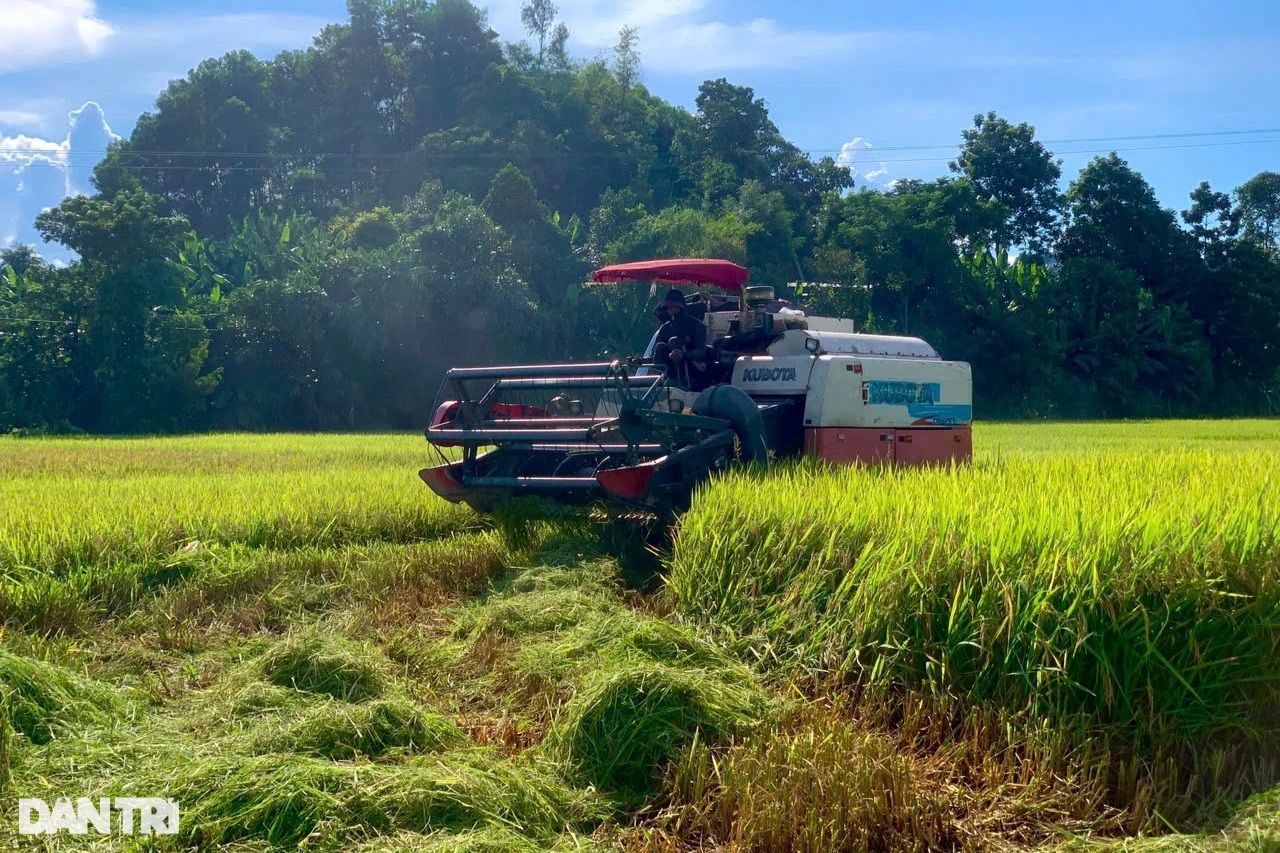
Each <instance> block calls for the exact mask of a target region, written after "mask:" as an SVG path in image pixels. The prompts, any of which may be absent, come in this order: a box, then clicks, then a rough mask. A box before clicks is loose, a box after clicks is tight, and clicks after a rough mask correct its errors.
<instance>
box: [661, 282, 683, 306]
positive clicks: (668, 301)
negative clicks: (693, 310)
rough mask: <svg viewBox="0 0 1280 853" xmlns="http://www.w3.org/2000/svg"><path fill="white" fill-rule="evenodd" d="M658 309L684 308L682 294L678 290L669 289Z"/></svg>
mask: <svg viewBox="0 0 1280 853" xmlns="http://www.w3.org/2000/svg"><path fill="white" fill-rule="evenodd" d="M658 307H659V308H670V307H678V308H683V307H684V294H683V293H681V292H680V291H679V289H678V288H675V287H673V288H671V289H670V290H668V291H667V295H666V296H664V297H663V298H662V304H661V305H659V306H658Z"/></svg>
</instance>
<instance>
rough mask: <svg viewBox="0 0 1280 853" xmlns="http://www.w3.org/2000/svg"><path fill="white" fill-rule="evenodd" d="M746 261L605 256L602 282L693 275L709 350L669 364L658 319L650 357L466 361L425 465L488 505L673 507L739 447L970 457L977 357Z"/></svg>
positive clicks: (452, 493) (921, 458)
mask: <svg viewBox="0 0 1280 853" xmlns="http://www.w3.org/2000/svg"><path fill="white" fill-rule="evenodd" d="M747 276H748V273H747V270H746V269H745V268H743V267H740V266H738V265H737V264H733V263H730V262H728V261H722V260H705V259H696V260H660V261H646V262H641V263H633V264H621V265H618V266H610V267H604V268H603V269H599V270H596V271H595V272H594V273H593V274H592V278H593V280H594V281H596V282H599V283H622V282H646V283H647V282H666V283H671V284H688V285H696V286H697V287H698V288H699V290H698V292H697V293H695V294H693V295H691V296H689V297H687V298H686V299H685V310H686V311H688V312H689V313H690V314H691V315H692V316H694V317H695V318H697V319H700V320H701V321H703V322H704V323H705V325H706V328H707V344H706V347H705V351H704V352H699V353H690V354H688V355H689V359H688V360H681V361H680V362H677V363H676V364H674V365H672V364H668V365H667V366H659V365H658V364H655V359H654V354H655V352H658V351H660V350H661V345H662V344H663V343H664V342H662V341H659V340H657V334H656V332H655V335H654V339H653V340H651V341H650V344H649V347H648V350H647V351H646V352H645V354H644V356H642V357H638V358H631V359H627V360H625V361H622V360H620V361H612V362H599V363H590V364H539V365H519V366H512V367H461V368H454V369H453V370H450V371H449V372H448V374H447V376H446V378H445V381H444V385H443V387H442V389H441V391H440V395H439V397H438V399H437V400H436V407H435V415H434V417H433V418H432V421H431V425H430V427H429V428H428V429H427V433H426V435H427V440H428V441H429V442H430V443H431V444H432V445H434V446H435V447H437V448H443V449H448V451H445V450H442V451H441V460H442V461H441V464H439V465H436V466H434V467H431V468H425V469H423V470H422V471H421V472H420V476H421V477H422V479H423V480H424V481H425V482H426V484H427V485H428V486H430V487H431V489H432V490H433V491H435V492H436V493H437V494H438V495H440V496H441V497H443V498H446V499H448V500H450V501H455V502H459V501H461V502H465V503H467V504H470V505H471V506H473V507H474V508H476V509H478V510H481V511H487V510H490V509H492V508H493V507H494V506H495V505H496V504H498V503H499V502H501V501H503V500H505V499H508V498H512V497H517V496H522V495H542V496H545V497H549V498H552V499H555V500H557V501H560V502H563V503H570V504H580V505H592V504H597V503H611V504H614V505H615V506H623V507H632V508H641V509H649V510H657V511H666V510H670V509H673V508H678V507H679V506H681V505H682V504H683V503H684V502H685V501H687V499H688V497H689V495H690V493H691V492H692V490H693V488H694V486H695V485H697V484H698V483H699V482H701V481H703V480H705V479H706V478H707V477H708V476H710V475H711V474H713V473H715V472H717V471H721V470H724V469H725V468H727V467H729V466H730V465H732V464H734V463H739V462H746V463H767V462H768V461H769V460H770V459H772V458H781V457H787V456H796V455H801V454H805V455H814V456H818V457H821V458H823V459H828V460H831V461H835V462H860V463H871V464H884V463H896V464H921V463H939V462H949V461H953V460H954V461H965V460H968V459H969V458H970V457H971V455H972V447H973V444H972V436H971V431H970V422H971V420H972V382H971V378H970V372H969V365H968V364H965V363H963V362H954V361H943V360H942V359H941V358H940V357H939V356H938V353H936V352H935V351H934V350H933V348H932V347H931V346H929V345H928V344H927V343H925V342H924V341H922V340H920V339H919V338H908V337H890V336H883V335H865V334H858V333H856V332H855V331H854V327H853V322H852V321H851V320H847V319H837V318H832V317H819V316H813V315H810V314H807V313H805V312H804V311H803V310H801V309H798V308H796V307H794V306H792V305H790V304H789V303H787V302H786V301H784V300H779V299H776V298H775V295H774V291H773V288H771V287H767V286H765V287H761V286H754V287H753V286H747V284H746V282H747ZM704 286H710V287H714V288H718V289H719V291H722V292H721V293H714V292H703V291H702V290H701V288H702V287H704ZM658 361H660V362H666V361H668V360H666V359H658ZM690 361H692V362H695V364H694V365H693V366H696V367H699V368H701V369H699V370H697V371H693V370H690V369H689V368H690V366H691V365H690Z"/></svg>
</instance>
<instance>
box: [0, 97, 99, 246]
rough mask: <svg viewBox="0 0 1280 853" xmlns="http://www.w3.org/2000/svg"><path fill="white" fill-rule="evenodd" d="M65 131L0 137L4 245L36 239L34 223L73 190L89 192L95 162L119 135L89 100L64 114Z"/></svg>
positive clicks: (0, 215)
mask: <svg viewBox="0 0 1280 853" xmlns="http://www.w3.org/2000/svg"><path fill="white" fill-rule="evenodd" d="M66 121H67V135H66V136H65V137H64V138H63V139H61V140H56V139H44V138H41V137H38V136H29V135H26V134H18V135H17V136H0V232H2V233H4V235H5V238H6V240H7V241H8V243H13V242H15V241H18V240H21V241H23V242H34V241H35V240H36V239H37V235H36V234H35V232H34V230H33V229H32V227H31V226H32V222H33V221H34V220H35V218H36V217H37V216H39V215H40V213H41V212H42V211H44V210H47V209H48V208H50V207H53V206H55V205H57V204H58V203H59V202H61V201H62V200H63V199H64V198H66V197H67V196H68V195H70V194H72V193H83V192H88V191H89V190H90V189H91V186H90V184H89V177H90V175H92V173H93V166H94V165H95V164H96V163H97V162H98V160H99V159H101V156H102V152H103V151H104V150H106V147H107V146H108V145H109V144H110V143H111V142H112V141H114V140H116V139H119V138H120V137H119V136H117V135H116V134H115V133H113V132H112V130H111V127H110V125H108V124H107V119H106V116H105V115H103V112H102V108H101V107H100V106H98V104H96V103H94V102H93V101H88V102H86V103H85V104H84V105H82V106H81V107H79V108H78V109H74V110H72V111H71V112H70V113H69V114H68V115H67V119H66Z"/></svg>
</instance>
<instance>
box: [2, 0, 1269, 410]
mask: <svg viewBox="0 0 1280 853" xmlns="http://www.w3.org/2000/svg"><path fill="white" fill-rule="evenodd" d="M348 9H349V15H350V16H349V20H348V21H347V22H346V23H343V24H338V25H333V26H329V27H327V28H325V29H324V30H323V31H322V32H321V33H320V34H319V35H318V36H317V37H316V39H315V41H314V44H313V45H312V46H311V47H310V48H308V49H306V50H300V51H293V52H286V53H282V54H280V55H279V56H277V57H276V58H274V59H272V60H269V61H264V60H260V59H257V58H256V57H254V56H253V55H252V54H250V53H248V52H246V51H241V52H235V53H230V54H227V55H226V56H223V57H221V58H218V59H210V60H208V61H205V62H203V63H202V64H201V65H200V66H199V67H197V68H196V69H195V70H194V71H192V72H191V73H190V74H189V75H188V76H187V77H186V78H184V79H182V80H177V81H175V82H173V83H171V84H170V85H169V86H168V88H167V89H166V90H165V91H164V92H163V93H161V95H160V96H159V98H158V99H157V102H156V108H155V110H154V111H153V112H151V113H148V114H145V115H143V116H142V117H141V118H140V119H139V121H138V123H137V126H136V128H135V129H134V131H133V133H132V135H131V136H130V138H129V139H128V140H125V141H122V142H120V143H117V144H115V145H114V146H113V147H112V148H111V150H110V151H109V152H108V153H107V155H106V157H105V158H104V160H103V161H102V162H101V163H100V164H99V165H98V167H97V168H96V170H95V175H94V186H95V188H96V190H97V192H96V193H95V194H94V195H92V196H77V197H72V198H68V199H66V200H65V201H64V202H63V203H62V204H61V205H59V206H58V207H56V208H54V209H51V210H48V211H46V212H44V213H43V214H41V215H40V216H39V218H38V219H37V221H36V224H37V228H38V229H39V231H40V233H41V234H42V235H43V236H44V237H45V238H46V239H48V240H51V241H56V242H59V243H62V244H63V245H65V246H67V247H69V248H70V249H72V250H74V252H75V253H76V254H77V255H78V260H77V261H76V262H75V263H73V264H71V265H69V266H65V267H56V266H51V265H48V264H46V263H45V262H44V261H43V260H42V259H41V258H40V256H39V254H38V253H37V252H36V251H35V250H34V249H32V248H31V247H27V246H18V247H14V248H11V249H8V250H5V251H4V252H3V253H0V428H3V429H5V430H29V431H73V430H86V431H92V432H105V433H124V432H162V431H180V430H200V429H210V428H216V429H360V428H376V427H381V428H387V427H390V428H411V427H419V426H421V425H422V424H423V421H424V419H425V418H426V417H427V416H428V415H429V409H430V405H431V403H432V400H433V398H434V395H435V392H436V389H437V386H438V382H439V379H440V376H441V374H442V372H443V370H444V369H445V368H447V367H448V366H450V365H453V364H474V363H483V362H495V361H528V360H546V359H571V358H597V357H600V356H606V355H614V354H621V353H627V352H634V351H636V350H637V349H638V348H640V347H641V346H643V344H644V342H645V340H646V339H647V337H648V335H649V334H650V333H651V332H652V328H651V325H652V324H651V322H650V318H649V316H648V314H647V312H646V310H645V309H646V305H647V300H648V299H649V294H648V292H647V290H646V289H644V288H626V287H612V288H591V287H584V286H583V285H582V282H583V281H584V280H585V279H586V278H587V276H588V274H589V271H590V270H591V269H592V267H593V266H595V265H598V264H602V263H608V262H620V261H628V260H637V259H644V258H651V257H662V256H699V257H723V258H728V259H730V260H733V261H737V262H739V263H743V264H745V265H746V266H748V267H749V268H750V269H751V271H752V279H753V280H754V281H756V282H760V283H771V284H775V285H778V286H781V285H782V284H784V283H787V282H792V283H800V282H803V283H802V284H797V285H795V286H794V287H793V288H791V290H789V291H788V292H790V293H792V294H793V295H798V296H799V297H801V298H802V299H803V300H804V301H806V302H808V303H809V304H811V305H813V306H814V307H816V308H820V309H822V310H824V311H826V312H833V313H838V314H840V315H842V316H849V317H853V318H854V319H855V321H856V322H857V324H858V327H859V328H860V329H863V330H869V331H877V332H884V333H893V334H912V335H919V336H921V337H924V338H926V339H927V340H929V341H930V342H931V343H933V344H934V345H935V346H936V347H937V348H938V349H939V350H940V351H941V352H942V353H943V354H944V355H945V356H946V357H948V358H955V359H961V360H966V361H970V362H972V364H973V367H974V377H975V398H976V399H975V405H976V409H977V413H978V415H979V417H984V418H1017V417H1066V418H1077V417H1136V416H1157V415H1159V416H1168V415H1247V414H1268V413H1272V414H1273V413H1276V412H1277V411H1280V343H1278V341H1277V329H1278V328H1280V174H1277V173H1273V172H1264V173H1262V174H1259V175H1258V176H1256V177H1254V178H1253V179H1252V180H1250V181H1248V182H1246V183H1245V184H1244V185H1242V186H1240V187H1238V188H1234V190H1233V191H1232V192H1231V193H1230V194H1228V193H1227V192H1223V191H1221V190H1218V189H1215V188H1212V187H1210V186H1209V185H1208V184H1207V183H1202V184H1201V185H1200V186H1198V187H1196V188H1195V189H1194V191H1192V192H1191V193H1190V196H1189V201H1188V205H1187V209H1186V210H1184V211H1181V212H1180V213H1175V212H1174V211H1171V210H1167V209H1164V208H1162V207H1161V206H1160V204H1159V203H1158V201H1157V199H1156V197H1155V194H1154V192H1153V190H1152V188H1151V187H1150V185H1149V184H1147V182H1146V181H1145V180H1144V179H1143V178H1142V176H1141V175H1140V174H1138V173H1137V172H1136V171H1134V170H1133V169H1132V168H1131V167H1130V166H1129V165H1128V164H1127V163H1126V162H1125V161H1124V160H1123V159H1122V158H1121V157H1119V156H1117V155H1116V154H1114V153H1113V154H1111V155H1109V156H1104V157H1098V158H1096V159H1094V160H1093V161H1092V162H1091V163H1089V164H1088V165H1087V166H1086V167H1085V168H1084V169H1083V170H1082V171H1081V172H1080V173H1079V175H1077V176H1076V177H1075V179H1074V180H1073V181H1071V182H1070V184H1069V187H1068V189H1067V190H1066V191H1065V192H1063V191H1061V189H1060V186H1061V182H1062V178H1063V175H1062V169H1061V161H1060V160H1058V159H1057V158H1055V157H1054V155H1053V153H1052V152H1051V151H1049V150H1048V149H1047V148H1046V147H1045V146H1044V145H1043V144H1042V143H1041V142H1040V141H1038V140H1037V139H1036V136H1035V131H1034V129H1033V128H1032V127H1030V126H1029V125H1027V124H1014V123H1012V122H1010V121H1008V120H1007V119H1005V118H1002V117H1000V116H997V115H996V114H994V113H988V114H986V115H979V116H976V117H975V119H974V121H973V124H972V126H971V127H969V128H967V129H965V130H963V131H962V138H961V145H960V153H959V155H958V156H957V158H956V160H955V161H954V162H953V163H952V164H951V168H950V174H949V175H948V176H947V177H945V178H942V179H938V180H933V181H910V180H908V181H897V182H895V183H894V184H893V185H892V187H891V188H890V189H888V190H885V191H877V190H871V189H868V188H865V187H864V188H860V189H858V190H857V191H852V188H853V181H852V178H851V176H850V173H849V170H848V169H846V168H844V167H843V166H841V165H839V164H837V163H836V162H835V161H834V160H832V159H831V158H830V157H824V158H822V159H818V160H815V159H813V158H811V157H809V156H807V155H806V154H805V153H804V152H802V151H801V150H800V149H799V148H797V147H796V146H795V145H793V144H792V143H790V142H789V141H787V140H786V139H785V138H784V137H783V136H782V134H781V133H780V132H779V130H778V128H777V127H776V126H775V125H774V123H773V122H772V121H771V120H770V118H769V113H768V109H767V107H766V105H765V103H764V102H763V101H762V100H761V99H759V98H757V97H756V96H755V93H754V92H753V91H752V90H751V89H749V88H746V87H743V86H737V85H734V84H732V83H730V82H729V81H727V80H724V79H717V80H709V81H707V82H705V83H703V84H702V85H701V86H700V87H699V89H698V95H697V99H696V110H695V111H694V112H692V113H691V112H689V111H687V110H685V109H682V108H679V107H676V106H673V105H671V104H669V103H666V102H665V101H663V100H662V99H660V98H657V97H655V96H654V95H652V94H651V93H649V92H648V91H647V89H646V88H645V86H644V85H643V83H642V82H641V81H640V64H639V54H638V49H637V40H636V35H635V32H634V30H624V31H623V32H622V33H620V35H619V41H618V45H617V47H616V48H615V50H614V51H613V53H612V55H611V56H608V57H604V58H599V59H595V60H592V61H589V62H579V61H575V60H573V59H572V58H571V57H569V56H568V54H567V53H566V51H565V43H566V41H567V38H568V31H567V29H566V28H565V27H564V25H563V23H562V22H559V23H558V22H557V21H556V9H555V6H554V4H552V3H550V2H549V0H530V2H528V3H526V7H525V15H524V21H525V24H526V26H527V27H528V29H529V31H530V34H531V36H532V37H533V39H534V43H532V44H530V43H515V44H503V43H501V42H500V41H499V40H498V38H497V35H496V34H495V33H494V32H493V31H491V30H490V29H489V28H488V27H487V26H486V23H485V19H484V15H483V13H482V12H480V11H479V10H477V9H476V8H475V7H474V6H473V5H471V3H470V2H468V0H436V2H426V0H350V2H349V3H348ZM796 291H799V293H798V294H797V293H796Z"/></svg>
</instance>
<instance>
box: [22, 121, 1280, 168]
mask: <svg viewBox="0 0 1280 853" xmlns="http://www.w3.org/2000/svg"><path fill="white" fill-rule="evenodd" d="M1275 132H1280V131H1275ZM1275 143H1280V137H1276V138H1272V139H1236V140H1218V141H1213V142H1186V143H1177V144H1173V145H1133V146H1108V147H1106V148H1088V149H1078V150H1072V151H1057V152H1053V153H1054V154H1055V156H1059V157H1070V156H1078V155H1081V154H1107V153H1110V152H1112V151H1114V152H1116V153H1120V152H1130V151H1168V150H1174V149H1182V148H1222V147H1229V146H1238V145H1269V144H1275ZM821 150H823V149H817V151H821ZM884 150H887V149H883V148H881V149H864V150H860V151H859V152H858V153H861V154H865V155H866V156H865V158H862V159H863V160H864V162H865V163H868V164H870V163H877V164H884V165H890V164H900V163H947V162H950V161H951V160H952V159H953V158H952V157H887V158H882V157H877V156H876V153H877V152H878V151H884ZM805 153H808V154H812V153H815V151H808V152H805ZM219 156H233V155H219ZM237 156H238V155H237ZM273 156H275V155H273ZM419 156H420V157H423V156H425V159H427V160H428V161H433V162H437V161H438V162H447V161H458V160H463V161H468V160H469V161H473V162H474V161H476V160H483V159H491V160H495V161H497V160H502V159H503V157H501V156H494V155H490V154H484V153H474V154H466V153H462V152H459V153H454V154H436V155H419ZM280 159H285V158H284V157H283V155H281V157H280ZM564 159H566V158H563V157H556V156H553V155H538V156H532V157H530V158H529V160H530V161H531V162H534V163H538V162H546V161H559V160H564ZM584 160H587V161H588V162H583V161H584ZM590 160H596V161H598V162H597V163H595V164H592V163H591V162H590ZM606 161H607V162H606ZM63 165H64V164H60V163H50V162H43V161H42V162H32V163H26V164H24V168H27V167H32V166H35V167H39V168H48V169H60V168H63ZM572 166H573V168H574V169H575V170H578V171H581V170H594V171H600V170H609V171H613V170H615V169H616V168H617V166H616V165H615V163H614V161H613V158H612V157H610V156H608V155H595V156H587V157H576V158H574V159H573V162H572ZM128 168H130V169H132V170H134V171H140V172H205V171H214V172H276V171H279V167H277V166H247V165H241V164H231V163H209V164H203V165H192V164H176V163H175V164H162V165H156V164H148V165H132V164H131V165H130V166H129V167H128ZM315 168H316V170H317V171H319V172H325V173H329V174H334V173H352V174H360V173H367V172H369V171H370V168H369V167H365V166H336V165H335V166H324V165H320V166H316V167H315ZM376 171H377V172H378V173H380V174H397V173H409V172H412V171H414V166H413V165H411V164H399V165H393V166H379V167H376Z"/></svg>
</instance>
